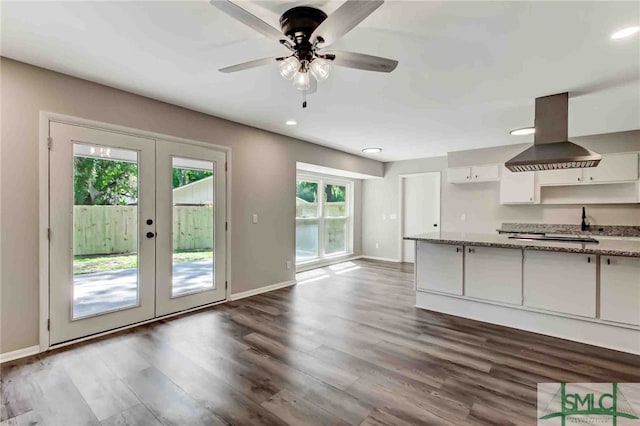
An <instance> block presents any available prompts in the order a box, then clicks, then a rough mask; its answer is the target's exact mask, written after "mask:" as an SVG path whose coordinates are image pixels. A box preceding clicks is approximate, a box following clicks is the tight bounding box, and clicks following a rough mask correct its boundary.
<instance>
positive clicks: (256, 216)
mask: <svg viewBox="0 0 640 426" xmlns="http://www.w3.org/2000/svg"><path fill="white" fill-rule="evenodd" d="M251 222H253V223H258V214H257V213H254V214H253V216H252V217H251Z"/></svg>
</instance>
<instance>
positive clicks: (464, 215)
mask: <svg viewBox="0 0 640 426" xmlns="http://www.w3.org/2000/svg"><path fill="white" fill-rule="evenodd" d="M466 220H467V215H466V213H462V214H461V215H460V221H462V222H465V221H466Z"/></svg>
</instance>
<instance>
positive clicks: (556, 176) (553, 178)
mask: <svg viewBox="0 0 640 426" xmlns="http://www.w3.org/2000/svg"><path fill="white" fill-rule="evenodd" d="M537 173H538V182H539V183H540V185H578V184H580V183H582V169H563V170H543V171H540V172H537Z"/></svg>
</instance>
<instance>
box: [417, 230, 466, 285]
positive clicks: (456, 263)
mask: <svg viewBox="0 0 640 426" xmlns="http://www.w3.org/2000/svg"><path fill="white" fill-rule="evenodd" d="M417 244H418V250H417V255H416V256H417V258H416V263H415V264H416V268H417V269H416V287H417V288H418V290H435V291H441V292H444V293H450V294H457V295H462V257H463V252H464V247H463V246H454V245H449V244H432V243H426V242H423V241H417Z"/></svg>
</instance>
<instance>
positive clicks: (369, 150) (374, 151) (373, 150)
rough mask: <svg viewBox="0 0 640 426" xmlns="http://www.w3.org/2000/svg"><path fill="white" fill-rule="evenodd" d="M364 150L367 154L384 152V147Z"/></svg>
mask: <svg viewBox="0 0 640 426" xmlns="http://www.w3.org/2000/svg"><path fill="white" fill-rule="evenodd" d="M362 152H364V153H365V154H377V153H378V152H382V148H365V149H363V150H362Z"/></svg>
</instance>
